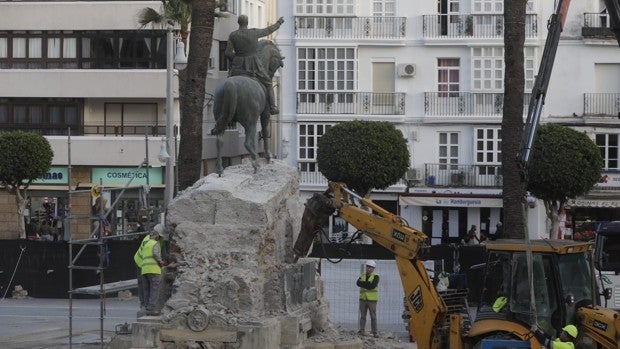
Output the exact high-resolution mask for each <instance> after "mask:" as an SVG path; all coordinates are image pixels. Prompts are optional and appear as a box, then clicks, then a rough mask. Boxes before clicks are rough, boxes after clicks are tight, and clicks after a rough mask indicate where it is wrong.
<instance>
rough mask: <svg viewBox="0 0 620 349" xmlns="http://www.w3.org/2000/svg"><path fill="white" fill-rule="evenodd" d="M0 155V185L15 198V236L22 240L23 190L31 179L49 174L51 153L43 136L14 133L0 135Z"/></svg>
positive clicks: (24, 204) (23, 228) (52, 155)
mask: <svg viewBox="0 0 620 349" xmlns="http://www.w3.org/2000/svg"><path fill="white" fill-rule="evenodd" d="M0 154H2V156H1V157H0V183H2V185H3V186H4V188H5V189H6V190H7V192H8V193H9V194H12V195H15V203H16V205H17V215H18V216H17V219H18V221H17V226H18V227H19V237H20V238H22V239H24V238H26V225H25V222H24V210H25V208H26V203H27V202H28V192H27V189H28V187H29V186H30V184H31V183H32V181H33V180H35V179H37V178H40V177H42V176H43V175H44V174H45V173H47V171H49V169H50V167H51V166H52V158H53V157H54V152H53V151H52V147H51V146H50V144H49V142H48V141H47V139H46V138H45V137H43V136H41V135H38V134H35V133H28V132H21V131H18V132H6V133H0Z"/></svg>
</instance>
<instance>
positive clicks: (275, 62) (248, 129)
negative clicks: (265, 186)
mask: <svg viewBox="0 0 620 349" xmlns="http://www.w3.org/2000/svg"><path fill="white" fill-rule="evenodd" d="M259 55H260V58H261V61H262V62H263V65H264V67H265V68H266V69H267V71H268V73H269V77H270V78H273V75H274V74H275V72H276V70H278V69H279V68H280V67H283V66H284V57H282V55H281V54H280V50H279V49H278V47H277V46H276V45H275V44H274V43H273V42H271V41H269V40H261V41H259ZM213 116H214V117H215V127H214V128H213V129H212V130H211V134H212V135H215V136H217V138H216V142H215V144H216V148H217V169H216V170H217V174H218V175H220V176H221V175H222V172H223V170H224V169H223V167H222V156H221V148H222V144H223V140H222V135H223V134H224V131H225V130H226V127H227V126H228V125H230V124H231V123H234V122H238V123H240V124H241V125H242V126H243V128H244V129H245V142H244V143H243V145H244V146H245V149H247V150H248V152H249V153H250V156H251V157H252V167H254V172H255V173H256V170H257V168H258V161H257V157H258V155H257V154H256V127H257V123H258V120H259V117H260V124H261V135H262V137H263V146H264V152H265V154H264V157H265V159H267V161H269V160H270V159H271V152H270V151H269V142H268V141H267V139H268V138H269V118H270V114H269V105H268V103H267V95H266V91H265V87H264V86H263V85H262V84H261V83H260V82H258V80H256V79H254V78H251V77H249V76H244V75H238V76H231V77H229V78H227V79H226V80H224V81H222V82H221V83H219V84H218V85H217V87H216V88H215V98H214V104H213Z"/></svg>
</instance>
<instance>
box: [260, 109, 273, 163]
mask: <svg viewBox="0 0 620 349" xmlns="http://www.w3.org/2000/svg"><path fill="white" fill-rule="evenodd" d="M270 117H271V114H269V111H268V110H266V111H263V112H262V114H261V115H260V126H261V133H262V135H263V150H264V151H265V159H267V163H269V161H270V160H271V151H270V150H269V137H270V131H269V118H270Z"/></svg>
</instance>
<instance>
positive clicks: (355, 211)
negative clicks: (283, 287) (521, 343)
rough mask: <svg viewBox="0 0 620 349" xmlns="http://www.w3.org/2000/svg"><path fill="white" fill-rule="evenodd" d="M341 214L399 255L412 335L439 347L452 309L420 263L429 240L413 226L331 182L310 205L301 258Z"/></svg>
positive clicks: (424, 347) (426, 346)
mask: <svg viewBox="0 0 620 349" xmlns="http://www.w3.org/2000/svg"><path fill="white" fill-rule="evenodd" d="M336 210H337V211H338V214H339V216H340V217H341V218H342V219H344V220H346V221H347V222H348V223H349V224H351V225H353V226H354V227H355V228H357V229H358V230H359V231H361V232H362V233H363V234H365V235H366V236H368V237H370V238H371V239H372V240H373V241H375V242H376V243H378V244H380V245H381V246H383V247H384V248H386V249H388V250H390V251H391V252H392V253H394V255H395V258H396V265H397V266H398V271H399V273H400V278H401V281H402V285H403V290H404V292H405V298H406V300H407V303H408V306H409V310H410V315H411V319H412V321H411V322H410V324H412V325H413V326H414V328H412V330H413V332H414V333H415V335H416V337H417V338H418V340H417V342H418V348H420V349H431V348H432V349H436V348H439V347H440V346H441V343H442V341H445V340H446V338H445V337H442V334H440V333H439V330H440V329H441V328H442V327H443V325H444V324H445V322H446V316H447V310H448V309H447V306H446V304H445V302H444V301H443V299H442V298H441V296H440V295H439V293H438V292H437V290H436V289H435V285H434V284H433V282H432V280H431V279H430V277H429V276H428V273H427V272H426V269H425V268H424V264H423V263H422V261H421V260H419V259H418V254H419V251H420V249H421V248H422V247H424V246H425V245H427V240H428V238H427V236H426V234H424V233H422V232H421V231H419V230H416V229H413V228H411V227H410V226H408V225H407V223H406V222H405V221H404V220H403V219H402V218H400V217H399V216H397V215H395V214H393V213H391V212H389V211H386V210H385V209H383V208H381V207H380V206H378V205H377V204H375V203H373V202H372V201H371V200H369V199H367V198H362V197H360V196H358V195H357V194H355V193H354V192H352V191H350V190H348V189H347V188H346V186H345V185H344V184H342V183H335V182H330V183H329V190H328V191H327V192H326V193H324V194H315V195H314V196H313V197H311V198H310V199H308V202H306V209H305V211H304V215H303V217H302V228H301V231H300V234H299V236H298V238H297V241H296V242H295V246H294V248H293V251H294V252H295V255H296V257H302V256H305V255H306V254H307V253H308V250H309V249H310V245H311V244H312V241H313V240H314V237H315V236H316V234H317V231H318V228H319V227H320V226H321V225H324V224H325V222H326V221H327V218H328V216H329V215H331V214H332V213H333V212H335V211H336ZM443 336H445V334H443Z"/></svg>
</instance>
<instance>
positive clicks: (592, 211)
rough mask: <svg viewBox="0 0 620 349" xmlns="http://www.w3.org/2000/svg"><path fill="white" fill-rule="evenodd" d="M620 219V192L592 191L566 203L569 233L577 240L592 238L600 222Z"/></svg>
mask: <svg viewBox="0 0 620 349" xmlns="http://www.w3.org/2000/svg"><path fill="white" fill-rule="evenodd" d="M617 220H620V193H617V192H615V191H607V190H605V191H591V192H590V193H588V195H586V196H583V197H580V198H577V199H571V200H569V201H568V203H567V204H566V228H567V235H571V234H572V235H573V238H574V239H575V240H592V239H593V238H594V236H595V235H594V232H595V231H596V229H597V228H598V224H599V223H600V222H606V221H617Z"/></svg>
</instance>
